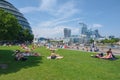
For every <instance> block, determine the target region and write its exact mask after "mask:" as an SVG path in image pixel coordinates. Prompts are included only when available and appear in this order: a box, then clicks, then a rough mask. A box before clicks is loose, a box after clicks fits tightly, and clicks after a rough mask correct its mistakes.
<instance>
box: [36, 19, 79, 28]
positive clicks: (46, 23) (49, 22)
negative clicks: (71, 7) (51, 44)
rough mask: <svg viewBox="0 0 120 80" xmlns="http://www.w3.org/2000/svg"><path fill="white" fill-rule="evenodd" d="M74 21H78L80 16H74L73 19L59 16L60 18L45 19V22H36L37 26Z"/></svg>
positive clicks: (53, 25) (50, 25)
mask: <svg viewBox="0 0 120 80" xmlns="http://www.w3.org/2000/svg"><path fill="white" fill-rule="evenodd" d="M74 21H80V18H74V19H69V20H68V19H67V20H66V19H65V18H61V19H55V20H50V21H45V22H41V23H39V24H37V26H38V27H55V26H58V25H61V24H64V23H68V22H74Z"/></svg>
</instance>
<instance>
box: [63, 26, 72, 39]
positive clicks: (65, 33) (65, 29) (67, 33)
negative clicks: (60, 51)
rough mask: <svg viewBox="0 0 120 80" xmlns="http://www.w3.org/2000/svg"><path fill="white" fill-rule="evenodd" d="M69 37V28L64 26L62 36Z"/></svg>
mask: <svg viewBox="0 0 120 80" xmlns="http://www.w3.org/2000/svg"><path fill="white" fill-rule="evenodd" d="M68 37H71V29H68V28H64V38H68Z"/></svg>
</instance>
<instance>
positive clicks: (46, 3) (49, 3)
mask: <svg viewBox="0 0 120 80" xmlns="http://www.w3.org/2000/svg"><path fill="white" fill-rule="evenodd" d="M56 3H57V0H41V5H40V7H39V8H40V10H42V11H46V10H47V11H49V10H51V9H53V8H54V7H55V5H56Z"/></svg>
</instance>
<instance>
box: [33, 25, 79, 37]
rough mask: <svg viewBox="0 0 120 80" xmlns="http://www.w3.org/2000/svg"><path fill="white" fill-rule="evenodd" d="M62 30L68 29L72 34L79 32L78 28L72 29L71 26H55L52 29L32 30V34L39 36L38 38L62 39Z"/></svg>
mask: <svg viewBox="0 0 120 80" xmlns="http://www.w3.org/2000/svg"><path fill="white" fill-rule="evenodd" d="M64 28H69V29H71V30H72V34H77V33H78V32H79V29H78V28H73V27H71V26H56V27H54V28H49V27H47V28H36V29H35V28H34V29H33V32H34V34H35V35H39V37H46V38H51V37H63V35H64V32H63V30H64Z"/></svg>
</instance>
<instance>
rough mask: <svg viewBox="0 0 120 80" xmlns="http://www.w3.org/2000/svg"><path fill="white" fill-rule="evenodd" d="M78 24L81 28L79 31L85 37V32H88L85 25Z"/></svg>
mask: <svg viewBox="0 0 120 80" xmlns="http://www.w3.org/2000/svg"><path fill="white" fill-rule="evenodd" d="M79 24H80V25H81V27H82V29H81V34H83V35H86V34H87V32H88V29H87V25H86V24H84V23H79Z"/></svg>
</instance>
